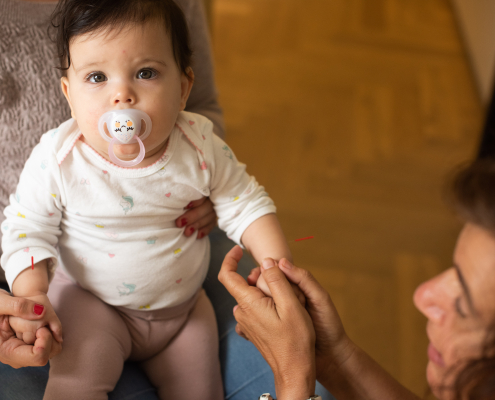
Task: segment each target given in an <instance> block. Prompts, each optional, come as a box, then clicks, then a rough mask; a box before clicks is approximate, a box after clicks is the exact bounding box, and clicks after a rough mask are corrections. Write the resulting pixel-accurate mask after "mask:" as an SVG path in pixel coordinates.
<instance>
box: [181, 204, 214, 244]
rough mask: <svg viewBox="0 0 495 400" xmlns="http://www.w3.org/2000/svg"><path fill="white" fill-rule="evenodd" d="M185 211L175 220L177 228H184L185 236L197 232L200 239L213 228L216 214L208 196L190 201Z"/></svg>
mask: <svg viewBox="0 0 495 400" xmlns="http://www.w3.org/2000/svg"><path fill="white" fill-rule="evenodd" d="M185 210H188V211H186V212H185V213H184V214H182V215H181V216H180V217H179V218H177V219H176V220H175V224H176V226H177V227H178V228H183V227H186V229H184V235H185V236H186V237H189V236H192V235H193V234H194V233H195V232H197V236H196V237H197V238H198V239H202V238H204V237H205V236H208V234H209V233H210V232H211V231H212V230H213V228H214V227H215V226H216V225H217V214H216V213H215V210H214V209H213V203H212V202H211V200H210V198H209V197H202V198H201V199H199V200H195V201H191V202H190V203H189V204H188V205H187V207H185Z"/></svg>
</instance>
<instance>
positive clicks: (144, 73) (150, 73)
mask: <svg viewBox="0 0 495 400" xmlns="http://www.w3.org/2000/svg"><path fill="white" fill-rule="evenodd" d="M155 76H156V72H155V71H154V70H152V69H148V68H147V69H142V70H141V71H139V72H138V74H137V77H138V79H153V78H154V77H155Z"/></svg>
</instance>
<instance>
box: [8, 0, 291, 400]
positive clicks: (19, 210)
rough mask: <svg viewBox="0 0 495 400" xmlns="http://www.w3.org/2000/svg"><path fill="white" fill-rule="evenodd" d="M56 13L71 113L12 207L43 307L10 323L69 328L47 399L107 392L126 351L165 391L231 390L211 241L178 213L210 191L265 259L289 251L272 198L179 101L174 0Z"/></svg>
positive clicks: (180, 34)
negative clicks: (208, 284)
mask: <svg viewBox="0 0 495 400" xmlns="http://www.w3.org/2000/svg"><path fill="white" fill-rule="evenodd" d="M54 21H55V26H57V27H58V37H57V45H58V50H59V54H60V59H61V69H62V70H63V77H62V78H61V86H62V90H63V93H64V94H65V96H66V98H67V101H68V103H69V105H70V108H71V111H72V117H73V118H72V119H70V120H68V121H66V122H64V123H63V124H62V125H60V126H59V127H58V128H56V129H53V130H51V131H49V132H47V133H45V134H44V135H43V136H42V138H41V141H40V143H39V144H38V145H37V146H36V147H35V149H34V150H33V152H32V154H31V156H30V158H29V159H28V161H27V162H26V165H25V167H24V171H23V172H22V175H21V178H20V182H19V185H18V187H17V192H16V194H15V195H11V198H10V205H9V206H8V207H7V208H6V209H5V215H6V217H7V219H6V220H5V221H4V223H3V224H2V231H3V241H2V247H3V256H2V259H1V264H2V267H3V268H4V270H5V272H6V277H7V280H8V282H9V285H10V287H11V289H12V291H13V294H14V295H15V296H20V297H26V298H29V299H32V300H35V301H36V302H37V303H39V304H41V305H42V306H43V307H44V310H43V311H42V312H43V321H42V323H41V324H39V323H38V322H30V321H26V320H22V319H19V318H11V319H10V324H11V326H12V328H13V329H14V330H15V332H16V334H17V337H18V338H19V339H22V340H24V341H25V342H26V343H28V344H32V343H34V339H35V335H36V330H37V329H38V328H40V327H41V326H48V327H49V328H50V330H51V332H52V334H53V336H54V338H55V340H57V341H59V342H62V326H63V351H62V353H61V354H60V355H59V356H57V357H55V358H54V359H52V360H51V361H50V376H49V380H48V385H47V388H46V392H45V397H44V398H45V399H71V400H77V399H81V400H83V399H84V400H87V399H92V400H96V399H106V398H107V393H108V392H110V391H112V390H113V388H114V386H115V384H116V382H117V380H118V379H119V377H120V374H121V372H122V368H123V363H124V361H125V360H127V359H130V360H134V361H137V362H139V364H140V366H141V367H142V368H143V370H144V371H145V372H146V374H147V375H148V377H149V379H150V380H151V382H152V383H153V385H154V386H155V387H156V388H157V391H158V394H159V396H160V398H161V399H175V398H187V399H202V400H209V399H211V400H220V399H223V388H222V381H221V374H220V365H219V359H218V334H217V328H216V322H215V316H214V312H213V309H212V306H211V304H210V302H209V300H208V298H207V297H206V295H205V293H204V291H203V290H202V288H201V286H202V283H203V280H204V279H205V276H206V273H207V269H208V263H209V240H208V239H207V238H204V239H201V240H196V239H195V238H194V237H189V238H188V237H185V236H184V235H183V228H177V227H176V225H175V219H176V218H177V217H178V216H180V215H181V214H182V213H183V210H184V208H185V207H187V205H188V204H189V203H190V202H191V201H193V200H197V199H200V198H202V197H203V196H209V197H210V199H211V201H212V202H213V204H214V207H215V211H216V213H217V215H218V223H219V226H220V227H221V228H222V229H223V230H225V231H226V232H227V234H228V235H229V237H231V238H232V240H234V241H235V242H237V243H239V244H240V243H242V244H243V245H244V246H245V247H246V249H247V250H249V251H250V252H251V254H252V255H253V257H254V258H255V259H256V260H257V262H261V261H262V260H263V259H264V258H266V257H271V258H274V259H281V258H283V257H286V258H289V259H290V258H291V255H290V251H289V249H288V245H287V243H286V241H285V239H284V236H283V234H282V231H281V229H280V225H279V223H278V221H277V218H276V217H275V214H274V212H275V207H274V205H273V202H272V200H270V198H269V197H267V194H266V192H265V191H264V189H263V187H261V186H259V185H258V183H257V182H256V180H255V179H254V178H253V177H250V176H249V175H247V174H246V172H245V165H243V164H241V163H239V162H238V161H237V160H236V158H235V156H234V154H233V153H232V151H231V150H230V149H229V147H228V146H227V145H226V144H225V143H224V142H223V141H222V140H221V139H219V138H218V137H217V136H215V135H214V134H213V132H212V127H213V125H212V123H211V122H210V121H209V120H207V119H206V118H204V117H202V116H200V115H197V114H192V113H187V112H185V111H183V110H184V108H185V105H186V101H187V99H188V95H189V92H190V90H191V87H192V85H193V80H194V75H193V71H192V69H191V50H190V47H189V43H188V40H189V39H188V32H187V26H186V22H185V20H184V16H183V14H182V12H181V10H180V9H179V8H178V7H177V5H176V4H175V3H174V2H173V1H172V0H85V1H83V0H64V1H61V2H60V3H59V5H58V7H57V10H56V12H55V15H54ZM108 142H110V144H109V143H108ZM32 265H34V268H32ZM49 282H51V283H50V290H49V291H48V284H49ZM47 293H48V294H47Z"/></svg>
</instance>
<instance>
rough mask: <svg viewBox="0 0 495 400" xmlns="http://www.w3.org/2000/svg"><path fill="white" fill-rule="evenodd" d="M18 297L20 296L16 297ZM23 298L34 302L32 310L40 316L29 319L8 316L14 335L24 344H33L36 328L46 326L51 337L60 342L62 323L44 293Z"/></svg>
mask: <svg viewBox="0 0 495 400" xmlns="http://www.w3.org/2000/svg"><path fill="white" fill-rule="evenodd" d="M18 299H21V298H19V297H18ZM24 299H27V300H32V301H34V302H35V303H34V306H33V309H32V312H33V314H35V315H37V316H40V317H41V318H40V319H37V320H35V321H30V320H28V319H25V318H21V317H15V316H11V317H9V324H10V327H11V328H12V330H13V331H14V332H15V334H16V337H17V338H18V339H20V340H22V341H23V342H24V343H26V344H34V342H35V341H36V332H37V331H38V329H40V328H43V327H44V326H46V327H48V329H49V330H50V331H51V332H52V334H53V338H54V339H55V340H56V341H57V342H59V343H62V324H61V323H60V320H59V319H58V317H57V315H56V314H55V311H54V310H53V307H52V305H51V303H50V301H49V300H48V296H47V295H46V293H43V292H39V293H36V294H34V295H32V296H29V297H24Z"/></svg>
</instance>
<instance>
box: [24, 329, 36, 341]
mask: <svg viewBox="0 0 495 400" xmlns="http://www.w3.org/2000/svg"><path fill="white" fill-rule="evenodd" d="M22 340H23V341H24V343H26V344H34V342H35V341H36V334H35V333H34V332H23V334H22Z"/></svg>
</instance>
